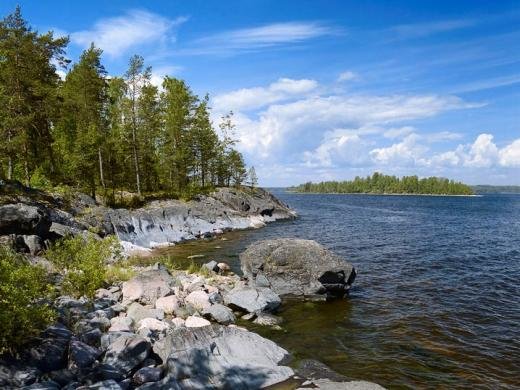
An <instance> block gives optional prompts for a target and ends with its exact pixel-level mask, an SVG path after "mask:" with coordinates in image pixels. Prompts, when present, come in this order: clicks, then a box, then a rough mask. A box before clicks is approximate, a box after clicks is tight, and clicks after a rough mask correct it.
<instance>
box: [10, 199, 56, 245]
mask: <svg viewBox="0 0 520 390" xmlns="http://www.w3.org/2000/svg"><path fill="white" fill-rule="evenodd" d="M50 226H51V221H50V218H49V213H48V211H47V209H45V208H44V207H38V206H30V205H27V204H24V203H14V204H5V205H2V206H0V236H1V235H5V234H36V235H38V236H41V237H45V236H47V234H48V232H49V228H50Z"/></svg>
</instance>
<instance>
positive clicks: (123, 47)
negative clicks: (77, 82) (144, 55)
mask: <svg viewBox="0 0 520 390" xmlns="http://www.w3.org/2000/svg"><path fill="white" fill-rule="evenodd" d="M186 20H187V18H185V17H179V18H177V19H173V20H172V19H167V18H165V17H163V16H161V15H158V14H154V13H151V12H148V11H143V10H131V11H128V12H127V13H126V14H124V15H122V16H117V17H111V18H104V19H101V20H99V21H98V22H97V23H96V24H95V25H94V26H93V27H92V28H91V29H90V30H84V31H78V32H74V33H72V34H70V38H71V41H72V43H74V44H77V45H79V46H82V47H88V46H89V45H90V44H91V43H92V42H94V43H95V44H96V46H98V47H100V48H101V49H103V51H104V52H105V53H106V54H107V55H109V56H111V57H118V56H121V55H123V54H126V53H127V51H128V50H129V49H130V48H131V47H134V46H140V45H143V44H146V43H151V42H155V43H156V42H158V41H163V42H164V41H166V40H170V41H172V40H174V39H175V36H174V35H173V31H174V28H175V27H177V26H179V25H181V24H182V23H184V22H185V21H186Z"/></svg>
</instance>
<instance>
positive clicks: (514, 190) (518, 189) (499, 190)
mask: <svg viewBox="0 0 520 390" xmlns="http://www.w3.org/2000/svg"><path fill="white" fill-rule="evenodd" d="M471 188H472V189H473V191H475V193H477V194H520V186H492V185H476V186H471Z"/></svg>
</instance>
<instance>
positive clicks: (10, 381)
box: [0, 363, 41, 389]
mask: <svg viewBox="0 0 520 390" xmlns="http://www.w3.org/2000/svg"><path fill="white" fill-rule="evenodd" d="M40 375H41V371H40V370H38V369H37V368H36V367H31V366H26V365H25V364H16V363H15V364H10V365H9V366H4V365H3V364H0V388H2V389H3V388H10V387H11V386H13V387H17V388H18V387H22V386H28V385H30V384H32V383H34V382H35V381H36V380H37V379H38V377H40Z"/></svg>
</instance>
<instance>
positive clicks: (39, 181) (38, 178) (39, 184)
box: [29, 167, 52, 190]
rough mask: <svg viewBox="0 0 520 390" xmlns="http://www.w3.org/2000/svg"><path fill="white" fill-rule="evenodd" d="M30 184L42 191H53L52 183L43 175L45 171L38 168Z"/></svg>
mask: <svg viewBox="0 0 520 390" xmlns="http://www.w3.org/2000/svg"><path fill="white" fill-rule="evenodd" d="M29 184H30V185H31V187H33V188H38V189H40V190H50V189H52V183H51V181H50V180H49V179H48V178H47V177H46V176H45V174H44V173H43V169H42V168H41V167H38V168H36V169H35V170H34V172H33V174H32V176H31V179H30V181H29Z"/></svg>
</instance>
